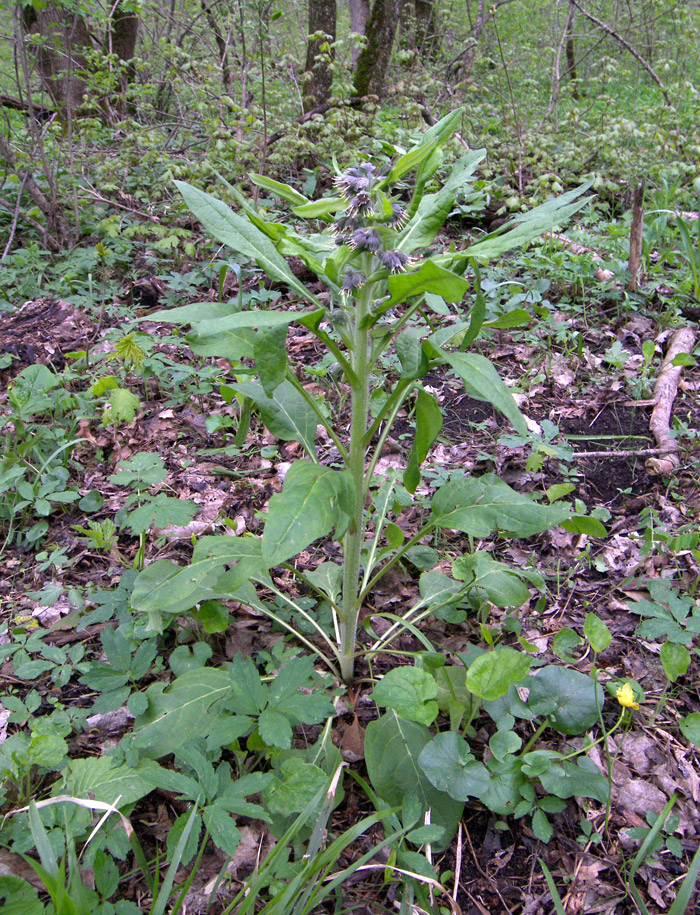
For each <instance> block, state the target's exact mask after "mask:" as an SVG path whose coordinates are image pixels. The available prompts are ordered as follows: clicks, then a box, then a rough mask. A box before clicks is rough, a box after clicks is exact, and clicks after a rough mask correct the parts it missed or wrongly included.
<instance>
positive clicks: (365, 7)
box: [348, 0, 369, 70]
mask: <svg viewBox="0 0 700 915" xmlns="http://www.w3.org/2000/svg"><path fill="white" fill-rule="evenodd" d="M348 6H349V7H350V31H351V32H354V33H355V35H362V36H363V37H364V35H366V34H367V22H368V21H369V0H348ZM359 57H360V49H359V48H358V47H353V49H352V68H353V70H356V69H357V61H358V59H359Z"/></svg>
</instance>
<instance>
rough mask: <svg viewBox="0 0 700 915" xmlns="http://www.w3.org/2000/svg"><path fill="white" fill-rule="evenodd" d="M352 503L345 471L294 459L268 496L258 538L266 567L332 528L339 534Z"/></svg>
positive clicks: (340, 534)
mask: <svg viewBox="0 0 700 915" xmlns="http://www.w3.org/2000/svg"><path fill="white" fill-rule="evenodd" d="M354 506H355V488H354V484H353V480H352V477H351V476H350V474H349V473H347V471H340V470H333V469H331V468H330V467H323V466H321V465H320V464H312V463H311V462H309V461H296V462H295V463H294V464H292V466H291V467H290V468H289V470H288V471H287V475H286V476H285V478H284V485H283V487H282V492H281V493H277V494H276V495H274V496H273V497H272V498H271V499H270V506H269V511H268V515H267V520H266V523H265V531H264V533H263V539H262V553H263V559H264V560H265V563H266V565H267V566H268V567H269V568H272V566H275V565H279V564H280V563H281V562H284V561H285V560H287V559H289V558H290V557H291V556H295V555H296V554H297V553H299V552H301V550H303V549H304V548H305V547H307V546H308V545H309V544H310V543H313V542H314V540H318V539H319V538H320V537H325V536H326V535H327V534H329V533H330V532H331V530H333V528H335V530H336V538H337V539H339V538H340V537H342V536H343V534H344V533H345V531H346V530H347V528H348V525H349V524H350V520H351V518H352V515H353V511H354Z"/></svg>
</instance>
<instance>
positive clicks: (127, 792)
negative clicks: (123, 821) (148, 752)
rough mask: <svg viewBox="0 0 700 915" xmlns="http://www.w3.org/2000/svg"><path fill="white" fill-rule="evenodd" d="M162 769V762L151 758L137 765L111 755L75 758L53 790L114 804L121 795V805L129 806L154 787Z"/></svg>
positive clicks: (57, 792) (119, 802) (54, 792)
mask: <svg viewBox="0 0 700 915" xmlns="http://www.w3.org/2000/svg"><path fill="white" fill-rule="evenodd" d="M159 771H160V766H159V765H158V763H156V762H153V760H151V759H142V760H141V761H140V762H139V764H138V766H134V767H130V766H127V765H126V764H124V763H117V762H115V760H114V759H113V758H112V757H110V756H90V757H87V758H86V759H71V761H70V762H69V764H68V769H67V770H66V771H65V772H64V773H63V775H62V777H61V780H60V781H59V782H57V783H56V784H55V785H54V788H53V792H52V793H53V794H54V795H57V794H68V795H70V796H71V797H79V798H91V799H92V800H95V801H102V802H103V803H105V804H113V803H115V802H117V799H119V800H118V802H117V805H118V806H119V807H126V806H127V805H129V804H135V803H136V801H138V800H139V799H140V798H142V797H145V795H147V794H148V793H149V791H151V790H152V789H153V784H154V780H156V779H157V774H156V773H157V772H159Z"/></svg>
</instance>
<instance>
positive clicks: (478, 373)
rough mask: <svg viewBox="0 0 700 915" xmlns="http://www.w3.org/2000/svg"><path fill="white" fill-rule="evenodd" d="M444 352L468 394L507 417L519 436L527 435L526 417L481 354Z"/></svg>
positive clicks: (499, 377)
mask: <svg viewBox="0 0 700 915" xmlns="http://www.w3.org/2000/svg"><path fill="white" fill-rule="evenodd" d="M431 342H432V341H431ZM443 355H444V357H445V359H446V360H447V361H448V362H449V364H450V365H451V366H452V368H453V369H454V370H455V372H457V374H458V375H459V376H460V378H461V379H462V381H463V383H464V387H465V389H466V392H467V394H469V395H470V397H475V398H476V399H477V400H485V401H487V402H488V403H490V404H491V405H492V406H494V407H495V408H496V409H497V410H499V411H500V412H501V413H502V414H503V415H504V416H505V417H506V419H508V420H510V422H511V423H512V425H513V426H514V428H515V429H516V430H517V431H518V432H519V433H520V435H527V425H526V423H525V417H524V416H523V414H522V413H521V412H520V410H519V409H518V406H517V404H516V403H515V399H514V398H513V395H512V394H511V392H510V391H509V390H508V388H507V387H506V385H505V384H504V383H503V381H502V380H501V376H500V375H499V374H498V372H497V371H496V369H495V368H494V367H493V365H492V364H491V363H490V362H489V360H488V359H486V357H485V356H481V355H480V354H479V353H448V352H444V351H443Z"/></svg>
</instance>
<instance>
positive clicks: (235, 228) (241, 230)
mask: <svg viewBox="0 0 700 915" xmlns="http://www.w3.org/2000/svg"><path fill="white" fill-rule="evenodd" d="M175 185H176V187H177V188H178V190H179V191H180V193H181V194H182V196H183V198H184V200H185V203H186V204H187V206H188V207H189V209H190V210H191V211H192V212H193V213H194V215H195V216H196V217H197V219H199V221H200V222H201V223H202V225H203V226H204V228H205V229H206V231H207V232H209V233H210V234H211V235H213V236H214V237H215V238H218V240H219V241H221V242H223V243H224V244H225V245H228V246H229V247H230V248H231V249H232V250H234V251H236V252H238V253H240V254H243V255H245V256H246V257H249V258H251V259H252V260H254V261H256V263H257V264H258V265H259V266H260V267H261V268H262V270H264V271H265V273H267V275H268V276H269V277H271V278H272V279H274V280H278V281H280V282H283V283H286V285H287V286H289V287H290V289H293V290H294V291H295V292H296V293H297V294H298V295H300V296H301V297H302V298H303V299H306V300H307V301H308V302H313V303H314V304H315V305H317V306H318V305H320V302H319V300H318V299H317V297H316V296H315V295H314V294H313V293H312V292H311V291H310V290H309V289H307V288H306V286H304V284H303V283H302V282H300V281H299V280H298V279H297V278H296V277H295V276H294V274H293V273H292V271H291V270H290V268H289V266H288V265H287V262H286V261H285V260H284V258H283V257H281V256H280V255H279V254H278V253H277V249H276V248H275V246H274V244H273V243H272V242H271V241H270V239H269V238H267V236H265V235H264V234H263V233H262V232H261V231H260V230H259V229H257V228H256V227H255V226H254V225H252V224H251V223H250V222H248V221H247V220H246V219H243V218H242V217H241V216H238V215H237V214H236V213H234V212H233V210H232V209H231V208H230V207H228V206H226V204H225V203H223V202H222V201H221V200H217V198H216V197H213V196H212V195H211V194H207V193H205V192H204V191H200V190H198V189H197V188H195V187H192V185H190V184H187V183H185V182H184V181H176V182H175Z"/></svg>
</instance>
